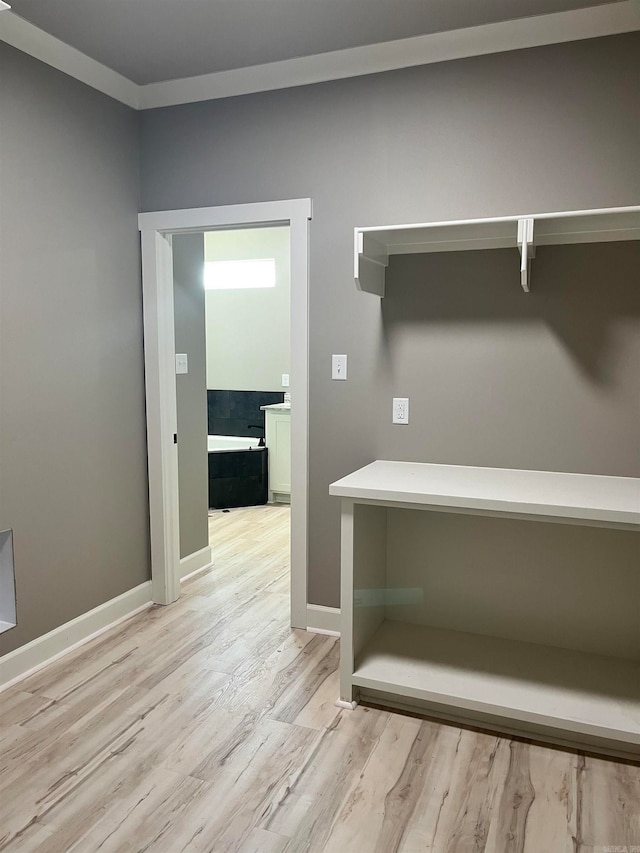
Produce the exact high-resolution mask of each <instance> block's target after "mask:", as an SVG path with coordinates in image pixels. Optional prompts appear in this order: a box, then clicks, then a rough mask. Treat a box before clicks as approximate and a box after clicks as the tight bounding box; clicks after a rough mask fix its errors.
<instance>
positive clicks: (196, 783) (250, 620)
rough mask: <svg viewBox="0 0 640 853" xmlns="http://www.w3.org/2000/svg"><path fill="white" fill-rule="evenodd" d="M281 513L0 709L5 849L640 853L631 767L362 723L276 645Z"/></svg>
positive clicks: (282, 595)
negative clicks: (165, 601)
mask: <svg viewBox="0 0 640 853" xmlns="http://www.w3.org/2000/svg"><path fill="white" fill-rule="evenodd" d="M288 524H289V513H288V509H287V508H285V507H283V508H277V507H256V508H252V509H250V510H235V511H232V512H230V513H215V514H214V515H213V516H212V517H211V518H210V527H211V533H212V543H213V545H214V554H215V567H214V568H213V569H212V570H211V571H209V572H207V573H206V574H203V575H200V576H199V577H196V578H194V579H192V580H191V581H188V582H187V583H186V584H185V585H184V586H183V593H184V594H183V597H182V599H181V600H180V601H179V602H178V603H176V604H175V605H172V606H171V607H166V608H163V607H155V608H153V609H151V610H148V611H146V612H145V613H143V614H141V615H139V616H137V617H134V618H133V619H131V620H129V622H127V623H125V624H124V625H123V626H120V628H118V629H115V630H114V631H113V632H112V633H109V634H105V635H103V636H102V637H100V638H98V639H97V640H95V641H93V642H92V643H91V644H89V645H86V646H84V647H83V648H82V649H79V650H78V651H76V652H75V653H72V654H70V655H69V656H67V657H65V658H64V659H62V660H60V661H59V662H57V663H55V664H53V665H52V666H50V667H48V668H47V669H46V670H43V671H42V672H40V673H37V674H36V675H34V676H32V677H31V678H29V679H27V680H25V681H23V682H21V683H20V684H19V685H16V686H14V687H13V688H11V689H10V690H8V691H6V692H5V693H4V694H1V695H0V850H2V851H20V853H29V851H38V853H65V851H77V853H93V851H100V853H108V851H119V852H120V851H136V853H141V851H166V853H179V852H180V851H200V850H202V851H216V853H218V851H241V853H275V852H276V851H278V853H279V851H287V853H298V851H336V853H337V852H338V851H339V853H395V851H402V853H423V851H430V853H466V851H488V853H502V852H503V851H504V853H506V851H509V853H512V851H513V853H517V852H519V851H524V853H564V851H567V853H569V851H571V853H584V852H585V851H589V853H595V851H598V853H605V851H607V850H609V851H631V850H633V849H634V847H633V846H632V845H637V851H640V768H639V767H638V766H634V765H631V764H622V763H615V762H613V761H606V760H602V759H597V758H592V757H587V756H583V755H580V754H577V753H571V752H563V751H560V750H555V749H548V748H545V747H542V746H539V745H529V744H527V743H524V742H519V741H510V740H508V739H502V738H499V737H496V736H494V735H489V734H482V733H478V732H474V731H471V730H466V729H465V730H462V729H458V728H455V727H453V726H445V725H439V724H438V723H436V722H433V721H428V720H421V719H417V718H414V717H410V716H403V715H401V714H395V713H390V712H388V711H382V710H376V709H373V708H365V707H358V708H357V709H356V710H355V711H353V712H350V711H339V710H338V709H337V708H335V706H334V704H333V702H334V700H335V699H336V697H337V695H338V682H337V673H336V667H337V664H338V644H337V642H336V640H335V639H333V638H330V637H325V636H319V635H313V634H306V633H304V632H302V631H290V630H289V628H288V627H287V614H288V567H287V547H288Z"/></svg>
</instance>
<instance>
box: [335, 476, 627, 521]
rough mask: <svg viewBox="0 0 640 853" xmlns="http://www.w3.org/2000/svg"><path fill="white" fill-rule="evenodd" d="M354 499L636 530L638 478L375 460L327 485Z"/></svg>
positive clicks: (341, 495)
mask: <svg viewBox="0 0 640 853" xmlns="http://www.w3.org/2000/svg"><path fill="white" fill-rule="evenodd" d="M329 492H330V494H332V495H337V496H338V497H343V498H352V499H355V500H358V499H361V500H370V501H380V502H381V503H404V504H415V505H417V506H420V505H422V506H434V507H451V508H452V509H468V510H478V511H484V512H488V513H491V514H493V513H511V514H525V515H540V516H547V517H553V518H558V519H565V520H567V521H570V520H571V519H582V520H586V521H587V522H592V523H605V524H612V525H615V526H618V525H623V526H625V527H627V526H629V527H638V528H639V529H640V479H638V478H635V477H607V476H599V475H595V474H567V473H560V472H556V471H522V470H519V469H515V468H472V467H469V466H464V465H434V464H430V463H426V462H388V461H382V460H378V461H376V462H372V463H371V464H370V465H366V466H365V467H364V468H360V469H359V470H358V471H354V472H353V473H352V474H349V475H348V476H346V477H343V478H342V479H341V480H337V481H336V482H335V483H332V484H331V486H330V487H329Z"/></svg>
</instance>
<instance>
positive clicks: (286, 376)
mask: <svg viewBox="0 0 640 853" xmlns="http://www.w3.org/2000/svg"><path fill="white" fill-rule="evenodd" d="M282 387H283V388H288V387H289V374H288V373H283V374H282Z"/></svg>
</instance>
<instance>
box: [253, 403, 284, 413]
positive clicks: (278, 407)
mask: <svg viewBox="0 0 640 853" xmlns="http://www.w3.org/2000/svg"><path fill="white" fill-rule="evenodd" d="M260 411H261V412H268V411H272V412H290V411H291V403H271V404H270V405H269V406H260Z"/></svg>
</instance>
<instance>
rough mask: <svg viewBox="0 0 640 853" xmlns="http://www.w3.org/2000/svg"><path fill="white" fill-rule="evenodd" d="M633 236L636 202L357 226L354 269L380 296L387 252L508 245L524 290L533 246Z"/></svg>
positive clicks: (636, 234)
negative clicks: (517, 259) (515, 255)
mask: <svg viewBox="0 0 640 853" xmlns="http://www.w3.org/2000/svg"><path fill="white" fill-rule="evenodd" d="M638 239H640V206H635V207H615V208H606V209H602V210H574V211H571V212H565V213H536V214H522V215H519V216H506V217H499V218H491V219H466V220H460V221H452V222H426V223H414V224H410V225H388V226H379V227H367V228H356V229H355V252H354V258H355V270H354V275H355V280H356V284H357V286H358V288H359V289H360V290H365V291H367V292H368V293H373V294H375V295H376V296H380V297H382V296H384V295H385V277H386V269H387V266H388V265H389V258H390V257H391V256H392V255H406V254H419V253H422V252H457V251H465V250H470V249H506V248H511V247H513V248H514V249H517V250H518V251H519V254H520V264H519V266H520V284H521V285H522V288H523V290H524V291H525V292H526V293H528V292H529V290H530V286H531V260H532V258H534V257H535V253H536V246H549V245H558V244H567V243H602V242H615V241H618V240H638ZM514 273H515V265H514Z"/></svg>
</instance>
